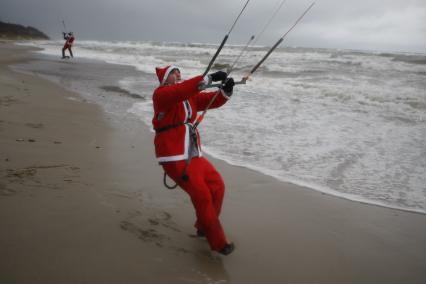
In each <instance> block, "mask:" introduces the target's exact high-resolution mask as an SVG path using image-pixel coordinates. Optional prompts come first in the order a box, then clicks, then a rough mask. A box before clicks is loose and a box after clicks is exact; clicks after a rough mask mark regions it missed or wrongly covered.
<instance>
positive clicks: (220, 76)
mask: <svg viewBox="0 0 426 284" xmlns="http://www.w3.org/2000/svg"><path fill="white" fill-rule="evenodd" d="M209 77H210V78H211V79H212V81H213V82H217V81H222V82H223V81H225V80H226V77H228V74H226V72H223V71H217V72H214V73H211V74H210V75H209Z"/></svg>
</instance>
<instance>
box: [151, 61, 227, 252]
mask: <svg viewBox="0 0 426 284" xmlns="http://www.w3.org/2000/svg"><path fill="white" fill-rule="evenodd" d="M156 72H157V77H158V80H159V81H160V86H158V87H157V88H156V89H155V91H154V94H153V97H152V100H153V105H154V117H153V119H152V124H153V126H154V130H155V132H156V134H155V139H154V144H155V154H156V157H157V161H158V162H159V163H160V164H161V165H162V167H163V169H164V171H165V174H167V175H168V176H169V177H170V178H171V179H172V180H174V181H175V182H176V184H177V185H179V186H180V187H181V188H182V189H183V190H184V191H185V192H186V193H188V194H189V196H190V197H191V201H192V204H193V205H194V208H195V212H196V215H197V221H196V223H195V227H196V229H197V235H198V236H199V237H203V236H205V237H206V238H207V241H208V242H209V245H210V248H211V249H212V250H214V251H217V252H219V253H221V254H224V255H228V254H230V253H231V252H232V251H233V250H234V244H233V243H232V242H230V241H228V240H227V238H226V237H225V233H224V231H223V228H222V225H221V223H220V221H219V214H220V211H221V208H222V201H223V196H224V191H225V184H224V183H223V180H222V177H221V176H220V174H219V173H218V171H217V170H216V169H215V167H214V166H213V165H212V164H211V163H210V162H209V161H208V160H207V159H206V158H204V157H203V156H202V153H201V145H200V137H199V134H198V130H197V129H194V128H193V124H194V121H195V119H196V116H197V112H198V111H203V110H204V109H205V108H206V107H207V106H208V104H209V102H210V100H211V99H212V98H213V97H214V96H215V95H217V96H216V99H215V100H214V102H213V103H212V104H211V105H210V107H209V109H211V108H218V107H220V106H222V105H224V104H225V103H226V102H227V101H228V99H229V98H230V97H231V95H232V91H233V87H234V80H233V79H232V78H227V74H226V73H225V72H223V71H218V72H215V73H212V74H210V75H206V76H205V77H203V76H202V75H200V76H196V77H194V78H191V79H188V80H185V81H181V74H180V71H179V68H177V67H176V66H166V67H164V68H156ZM212 81H213V82H218V81H221V82H223V87H222V88H220V89H219V90H218V91H215V92H200V89H203V88H202V86H205V85H207V84H210V83H211V82H212ZM164 178H166V176H165V177H164Z"/></svg>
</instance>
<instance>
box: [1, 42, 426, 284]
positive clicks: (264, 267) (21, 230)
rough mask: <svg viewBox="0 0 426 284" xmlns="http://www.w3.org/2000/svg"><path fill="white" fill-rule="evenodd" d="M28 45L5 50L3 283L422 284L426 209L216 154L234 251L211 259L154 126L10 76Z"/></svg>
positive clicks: (30, 78)
mask: <svg viewBox="0 0 426 284" xmlns="http://www.w3.org/2000/svg"><path fill="white" fill-rule="evenodd" d="M29 51H30V50H29V49H28V48H24V47H19V46H15V45H12V44H10V43H0V145H1V147H0V283H425V282H426V273H425V271H426V215H423V214H416V213H410V212H404V211H399V210H393V209H388V208H383V207H378V206H371V205H366V204H361V203H357V202H352V201H348V200H344V199H340V198H336V197H333V196H328V195H325V194H321V193H319V192H315V191H312V190H310V189H307V188H301V187H298V186H295V185H292V184H288V183H283V182H280V181H277V180H276V179H274V178H271V177H268V176H265V175H262V174H260V173H257V172H254V171H251V170H248V169H246V168H242V167H234V166H231V165H228V164H226V163H224V162H222V161H218V160H215V159H212V161H213V163H214V164H215V165H216V166H217V168H218V169H219V171H220V172H221V173H222V174H223V177H224V180H225V183H226V185H227V192H226V196H225V202H224V207H223V213H222V217H221V219H222V222H223V225H224V227H225V231H226V232H227V235H228V237H229V238H230V239H231V240H233V241H234V242H235V243H236V246H237V249H236V251H235V252H234V253H233V254H231V255H229V256H227V257H224V256H220V255H218V254H216V253H211V252H210V251H209V249H208V245H207V243H206V241H205V240H203V239H200V238H196V237H195V236H194V233H195V232H194V228H193V227H192V224H193V221H194V212H193V209H192V205H191V204H190V201H189V199H188V197H187V196H186V195H185V194H184V193H183V192H182V191H181V190H179V189H176V190H173V191H169V190H167V189H165V188H164V187H163V185H162V171H161V168H160V167H159V166H158V165H157V163H156V161H155V159H154V154H153V145H152V140H153V134H152V132H150V131H149V129H148V128H147V127H146V126H145V125H144V124H143V123H140V124H135V125H134V127H132V128H131V129H129V128H119V127H117V124H116V123H111V120H112V118H111V117H110V116H109V114H108V113H105V112H104V111H103V110H102V109H101V108H100V107H99V106H98V105H96V104H92V103H89V102H87V101H86V100H84V99H83V98H82V97H81V96H80V95H78V94H76V93H72V92H70V91H66V90H65V89H63V88H61V87H60V86H58V85H56V84H54V83H52V82H49V81H47V80H45V79H43V78H40V77H39V76H37V75H27V74H21V73H16V72H13V71H12V70H11V69H10V68H9V67H8V66H9V65H12V64H16V63H19V62H24V61H28V60H31V58H32V57H33V55H32V54H31V53H30V52H29ZM58 60H59V59H58ZM58 64H61V63H60V61H59V62H58ZM105 65H106V64H105ZM108 66H111V65H108ZM63 68H71V65H70V64H65V63H64V66H63ZM72 68H79V67H78V64H74V65H72ZM108 68H113V67H108ZM117 68H119V67H117ZM117 76H119V74H117ZM104 91H105V92H106V94H105V95H107V94H108V93H110V92H114V91H116V92H120V90H118V89H117V88H116V87H114V86H112V87H108V88H106V89H104Z"/></svg>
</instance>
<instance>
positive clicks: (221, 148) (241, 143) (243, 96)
mask: <svg viewBox="0 0 426 284" xmlns="http://www.w3.org/2000/svg"><path fill="white" fill-rule="evenodd" d="M34 45H37V46H41V47H43V48H44V50H43V51H41V52H43V53H45V54H52V55H58V54H59V53H60V48H61V45H62V42H59V41H56V42H54V41H45V42H37V44H34ZM216 47H217V46H216V45H204V44H199V43H192V44H191V43H190V44H188V43H155V42H98V41H77V43H76V46H75V54H76V56H78V57H84V58H90V59H100V60H104V61H106V62H110V63H115V64H127V65H132V66H135V67H136V68H137V69H138V70H140V71H143V72H145V73H147V74H148V75H149V76H145V77H143V78H133V77H128V78H123V79H122V80H121V81H120V85H121V87H123V88H125V89H127V90H129V91H130V92H132V93H139V94H141V92H142V94H141V95H143V96H145V97H147V98H149V97H150V95H151V92H152V89H153V88H154V87H155V86H156V84H157V82H156V78H155V75H154V74H155V67H156V66H164V65H167V64H174V65H178V66H180V67H181V68H182V74H183V76H184V77H186V76H187V77H190V76H193V75H196V74H199V73H201V72H202V71H203V69H204V68H205V66H206V65H207V63H208V61H209V59H210V58H211V56H212V55H213V53H214V52H215V49H216ZM240 49H241V47H237V46H230V47H226V48H225V49H224V50H223V52H222V53H221V55H220V56H219V58H218V60H217V62H218V63H220V64H223V65H222V66H227V65H229V64H231V63H232V62H233V60H234V58H235V56H237V55H238V54H239V52H240ZM266 50H267V49H265V48H253V49H251V50H250V51H249V52H248V54H247V55H245V56H243V57H242V60H241V61H240V62H239V63H238V64H237V67H236V69H235V71H234V72H233V76H235V77H236V78H239V76H242V75H243V74H245V73H246V72H247V71H248V70H249V69H250V68H251V67H252V66H253V65H254V64H255V63H256V62H257V61H258V60H260V58H262V56H263V55H264V54H265V52H266ZM425 62H426V56H425V55H419V54H383V53H380V52H374V53H369V52H358V51H347V50H332V49H328V50H321V49H300V48H286V49H279V50H277V51H276V52H275V53H273V54H272V56H271V57H270V58H269V59H268V61H267V62H266V63H265V64H264V65H263V66H261V67H260V68H259V70H258V72H257V73H256V74H255V76H253V79H252V80H251V81H249V82H248V83H247V85H243V86H238V87H236V88H235V94H234V95H233V97H232V99H231V101H230V102H229V103H228V104H227V105H225V106H224V107H222V108H221V109H219V110H213V111H209V112H208V115H207V117H206V119H204V121H203V123H202V124H201V125H200V132H201V136H202V140H203V144H204V150H205V151H207V152H208V153H210V154H212V155H214V156H216V157H218V158H221V159H223V160H226V161H228V162H229V163H231V164H236V165H241V166H246V167H249V168H252V169H255V170H258V171H261V172H263V173H266V174H269V175H271V176H274V177H277V178H279V179H281V180H284V181H290V182H294V183H297V184H301V185H305V186H309V187H311V188H313V189H316V190H320V191H323V192H326V193H329V194H333V195H336V196H340V197H344V198H348V199H351V200H356V201H360V202H367V203H373V204H378V205H383V206H388V207H392V208H399V209H404V210H411V211H416V212H423V213H425V212H426V116H425V110H426V96H425V90H426V80H425V79H426V78H425V77H426V64H425ZM146 86H150V87H149V88H147V87H146ZM129 112H131V113H133V114H135V115H138V116H139V117H140V118H141V119H142V121H144V122H145V123H146V124H147V125H151V119H152V103H151V101H150V100H147V101H145V102H142V103H136V104H134V105H133V107H132V108H131V109H130V110H129Z"/></svg>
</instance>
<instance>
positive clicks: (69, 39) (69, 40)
mask: <svg viewBox="0 0 426 284" xmlns="http://www.w3.org/2000/svg"><path fill="white" fill-rule="evenodd" d="M63 34H64V40H65V44H64V47H63V48H62V58H67V57H66V56H65V50H67V49H68V51H69V52H70V55H71V57H74V56H73V54H72V50H71V47H72V45H73V43H74V40H75V37H74V34H73V32H69V33H63Z"/></svg>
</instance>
